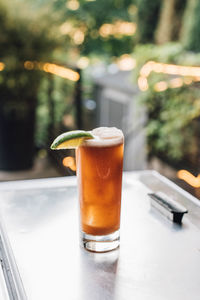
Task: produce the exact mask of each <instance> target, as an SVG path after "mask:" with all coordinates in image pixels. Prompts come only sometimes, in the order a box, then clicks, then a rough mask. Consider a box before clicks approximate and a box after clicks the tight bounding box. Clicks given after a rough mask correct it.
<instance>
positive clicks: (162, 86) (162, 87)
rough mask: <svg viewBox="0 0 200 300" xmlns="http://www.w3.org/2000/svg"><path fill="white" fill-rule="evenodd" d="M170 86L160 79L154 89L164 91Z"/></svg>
mask: <svg viewBox="0 0 200 300" xmlns="http://www.w3.org/2000/svg"><path fill="white" fill-rule="evenodd" d="M167 88H168V84H167V82H166V81H159V82H157V83H156V84H155V85H154V90H155V91H156V92H163V91H165V90H166V89H167Z"/></svg>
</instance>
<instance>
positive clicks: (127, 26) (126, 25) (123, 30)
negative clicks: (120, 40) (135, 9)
mask: <svg viewBox="0 0 200 300" xmlns="http://www.w3.org/2000/svg"><path fill="white" fill-rule="evenodd" d="M136 29H137V25H136V23H133V22H123V21H117V22H115V23H114V24H109V23H105V24H103V25H102V26H101V27H100V29H99V34H100V35H101V36H102V37H104V38H107V37H109V36H110V35H115V36H118V35H120V36H121V35H126V36H131V35H133V34H134V33H135V32H136Z"/></svg>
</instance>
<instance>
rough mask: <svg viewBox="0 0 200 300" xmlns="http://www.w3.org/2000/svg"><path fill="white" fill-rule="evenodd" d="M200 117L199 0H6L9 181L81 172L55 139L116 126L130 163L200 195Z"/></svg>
mask: <svg viewBox="0 0 200 300" xmlns="http://www.w3.org/2000/svg"><path fill="white" fill-rule="evenodd" d="M199 125H200V2H199V1H198V0H154V1H149V0H109V1H107V0H101V1H97V0H0V181H5V180H18V179H30V178H42V177H55V176H65V175H66V176H70V175H74V174H75V170H76V166H75V160H74V152H73V151H70V150H65V151H64V150H62V151H51V150H50V149H49V146H50V144H51V143H52V141H53V139H54V138H55V137H56V136H57V135H58V134H60V133H62V132H64V131H68V130H74V129H85V130H90V129H92V128H95V127H99V126H116V127H118V128H121V129H122V130H123V132H124V135H125V158H124V170H125V171H132V170H144V169H155V170H157V171H159V172H160V173H161V174H163V175H165V176H167V177H168V178H170V179H172V180H173V181H174V182H176V183H178V184H179V185H180V186H182V187H183V188H185V189H186V190H188V191H189V192H190V193H192V194H194V195H195V196H196V197H198V198H200V126H199Z"/></svg>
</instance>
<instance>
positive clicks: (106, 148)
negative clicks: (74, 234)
mask: <svg viewBox="0 0 200 300" xmlns="http://www.w3.org/2000/svg"><path fill="white" fill-rule="evenodd" d="M91 133H92V135H93V136H94V139H90V140H86V141H84V143H83V144H82V145H81V146H80V147H78V148H77V150H76V162H77V176H78V184H79V201H80V218H81V230H82V231H83V232H84V233H86V234H90V235H95V236H96V235H108V234H111V233H113V232H115V231H117V230H118V229H119V227H120V210H121V186H122V167H123V148H124V147H123V144H124V136H123V133H122V131H121V130H119V129H117V128H115V127H112V128H108V127H100V128H96V129H94V130H92V131H91Z"/></svg>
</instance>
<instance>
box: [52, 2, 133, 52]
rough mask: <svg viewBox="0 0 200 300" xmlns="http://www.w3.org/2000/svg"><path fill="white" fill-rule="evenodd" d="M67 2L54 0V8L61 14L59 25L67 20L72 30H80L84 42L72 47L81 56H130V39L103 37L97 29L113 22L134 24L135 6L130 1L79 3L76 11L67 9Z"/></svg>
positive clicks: (131, 39)
mask: <svg viewBox="0 0 200 300" xmlns="http://www.w3.org/2000/svg"><path fill="white" fill-rule="evenodd" d="M68 2H70V1H69V0H68V1H67V2H66V0H56V1H54V2H53V5H54V9H55V10H57V11H62V13H63V19H62V20H63V22H64V21H66V20H67V22H70V23H71V24H72V25H73V27H74V28H77V29H78V28H79V29H80V28H81V29H82V30H83V31H84V35H85V36H84V41H83V43H80V44H74V41H73V38H72V37H71V43H72V45H74V47H75V48H78V49H79V51H80V53H81V55H90V54H95V55H101V56H102V55H104V56H106V57H112V56H120V55H121V54H124V53H131V52H132V50H133V46H134V36H121V35H116V34H114V35H110V36H108V37H103V36H101V35H100V34H99V29H100V28H101V26H102V25H103V24H105V23H108V24H113V23H115V22H116V21H118V20H120V21H128V22H132V21H135V12H136V7H135V5H134V2H135V1H133V0H109V1H108V0H101V1H85V0H84V1H83V0H81V1H79V4H80V6H79V7H78V9H76V10H72V9H69V8H67V3H68Z"/></svg>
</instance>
